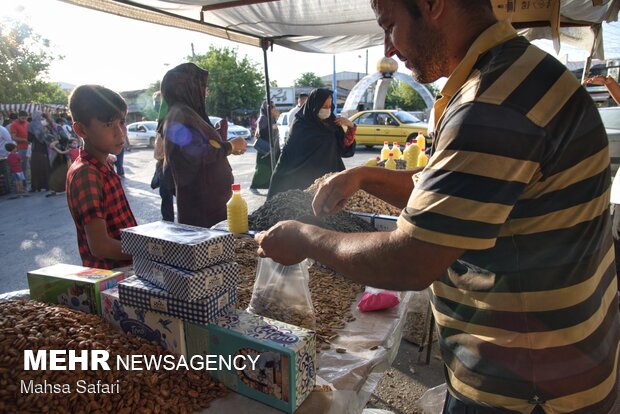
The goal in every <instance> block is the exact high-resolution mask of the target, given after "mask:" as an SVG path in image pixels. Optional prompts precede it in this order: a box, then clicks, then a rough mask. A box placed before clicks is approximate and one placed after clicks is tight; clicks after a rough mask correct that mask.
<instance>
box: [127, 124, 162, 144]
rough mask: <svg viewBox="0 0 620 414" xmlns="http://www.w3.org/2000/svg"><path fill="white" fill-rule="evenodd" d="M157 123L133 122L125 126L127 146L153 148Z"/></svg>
mask: <svg viewBox="0 0 620 414" xmlns="http://www.w3.org/2000/svg"><path fill="white" fill-rule="evenodd" d="M156 128H157V122H155V121H143V122H134V123H133V124H129V125H127V139H128V140H129V144H130V145H131V146H132V147H133V146H142V145H144V146H147V147H150V148H153V147H154V146H155V129H156Z"/></svg>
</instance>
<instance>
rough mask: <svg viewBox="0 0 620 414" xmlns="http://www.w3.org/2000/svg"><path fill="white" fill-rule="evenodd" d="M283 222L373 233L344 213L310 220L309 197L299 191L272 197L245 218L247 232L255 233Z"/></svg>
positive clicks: (366, 226)
mask: <svg viewBox="0 0 620 414" xmlns="http://www.w3.org/2000/svg"><path fill="white" fill-rule="evenodd" d="M284 220H301V221H303V222H307V223H309V224H314V225H317V226H320V227H323V228H326V229H330V230H336V231H341V232H345V233H356V232H368V231H376V229H375V228H374V227H373V226H372V225H370V223H368V222H366V221H364V220H362V219H360V218H359V217H355V216H354V215H353V214H350V213H347V212H345V211H341V212H339V213H337V214H333V215H329V216H324V217H316V216H314V213H313V212H312V194H310V193H307V192H304V191H300V190H291V191H286V192H284V193H279V194H276V195H275V196H273V197H272V198H271V199H269V200H267V201H266V202H265V204H263V205H262V206H261V207H259V208H258V209H257V210H256V211H254V212H253V213H252V214H250V216H249V217H248V223H249V226H250V229H252V230H256V231H263V230H267V229H269V228H270V227H271V226H273V225H274V224H276V223H277V222H279V221H284Z"/></svg>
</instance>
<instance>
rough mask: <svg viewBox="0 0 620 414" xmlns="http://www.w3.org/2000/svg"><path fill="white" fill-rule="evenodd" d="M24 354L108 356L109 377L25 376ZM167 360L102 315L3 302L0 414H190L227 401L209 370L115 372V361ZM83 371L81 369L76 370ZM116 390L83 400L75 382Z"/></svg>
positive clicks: (157, 349)
mask: <svg viewBox="0 0 620 414" xmlns="http://www.w3.org/2000/svg"><path fill="white" fill-rule="evenodd" d="M24 349H31V350H42V349H61V350H70V349H74V350H83V349H97V350H103V349H105V350H107V351H108V352H109V353H110V360H109V364H110V368H111V370H110V371H105V370H97V371H94V370H88V371H82V370H80V369H77V370H75V371H74V370H70V371H50V370H48V371H43V370H38V371H24V370H23V366H24V355H23V354H24V353H23V351H24ZM132 354H136V355H162V354H168V352H167V351H166V350H164V349H163V348H162V347H160V346H158V345H154V344H151V343H149V342H146V341H145V340H144V339H142V338H138V337H135V336H132V335H127V334H124V333H121V332H119V331H118V330H116V329H115V328H114V327H113V326H111V325H109V324H108V323H107V322H106V321H104V320H102V319H101V318H100V317H99V316H96V315H91V314H86V313H82V312H78V311H74V310H72V309H69V308H65V307H62V306H53V305H46V304H43V303H39V302H35V301H4V302H0V412H4V413H13V412H20V413H23V412H50V413H51V412H97V413H126V414H129V413H157V412H161V413H189V412H192V411H197V410H200V409H202V408H205V407H208V406H209V403H210V402H211V401H213V400H214V399H216V398H219V397H223V396H224V395H226V394H227V392H228V391H227V389H226V387H225V386H224V385H222V384H220V383H218V382H216V381H215V380H212V379H211V377H210V376H209V375H208V373H207V371H192V370H184V369H181V370H178V371H176V370H170V371H168V370H159V371H148V370H144V371H137V370H132V371H124V370H121V371H117V370H116V369H115V368H116V365H115V362H112V361H116V356H117V355H121V356H123V357H125V356H127V355H132ZM78 366H79V364H78ZM22 380H24V381H25V382H26V383H29V382H30V380H33V382H34V383H35V384H43V383H44V381H47V383H50V384H70V387H71V393H70V394H58V393H22V392H21V381H22ZM80 380H85V381H86V382H87V383H89V384H95V383H97V380H101V381H102V383H106V384H110V385H113V384H116V383H117V381H118V384H119V385H120V387H118V390H119V392H118V393H110V394H104V393H79V392H77V391H76V388H77V387H76V383H77V381H80Z"/></svg>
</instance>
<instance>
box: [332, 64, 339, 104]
mask: <svg viewBox="0 0 620 414" xmlns="http://www.w3.org/2000/svg"><path fill="white" fill-rule="evenodd" d="M333 56H334V68H333V74H332V87H333V89H334V108H335V109H334V112H335V111H336V110H337V109H338V85H337V82H336V55H333Z"/></svg>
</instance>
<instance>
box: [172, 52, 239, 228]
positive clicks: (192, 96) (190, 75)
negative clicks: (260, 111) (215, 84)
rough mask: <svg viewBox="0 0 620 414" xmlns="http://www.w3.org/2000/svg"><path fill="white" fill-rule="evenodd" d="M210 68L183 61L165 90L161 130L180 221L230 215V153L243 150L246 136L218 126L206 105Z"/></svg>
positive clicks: (207, 223) (205, 221) (198, 222)
mask: <svg viewBox="0 0 620 414" xmlns="http://www.w3.org/2000/svg"><path fill="white" fill-rule="evenodd" d="M208 76H209V72H207V71H206V70H203V69H201V68H199V67H198V66H196V65H195V64H193V63H183V64H181V65H179V66H177V67H175V68H173V69H171V70H170V71H168V73H166V75H165V76H164V78H163V80H162V82H161V94H162V97H163V99H165V101H166V103H167V106H168V112H167V114H166V116H165V117H164V120H163V125H162V130H163V134H162V136H163V138H164V149H165V163H166V164H168V165H169V168H170V169H171V170H172V176H173V178H174V184H175V187H176V197H177V212H178V222H179V223H183V224H191V225H195V226H202V227H211V226H213V225H214V224H216V223H218V222H220V221H223V220H225V219H226V202H227V201H228V199H229V198H230V196H231V195H232V192H231V188H230V186H231V184H232V183H233V175H232V169H231V167H230V164H229V163H228V159H227V157H228V155H230V154H237V155H238V154H242V153H244V152H245V149H246V142H245V139H243V138H233V139H232V140H230V141H226V137H225V136H224V137H223V138H222V137H220V134H218V132H217V131H216V130H215V129H214V128H213V125H212V124H211V122H210V121H209V117H208V116H207V112H206V109H205V96H206V90H207V80H208Z"/></svg>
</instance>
